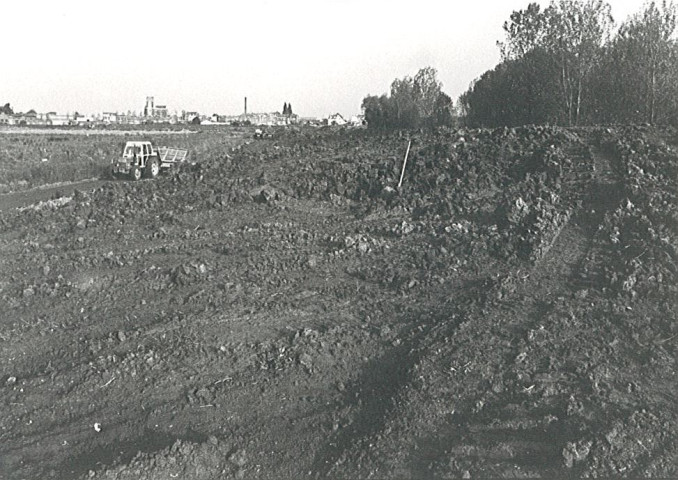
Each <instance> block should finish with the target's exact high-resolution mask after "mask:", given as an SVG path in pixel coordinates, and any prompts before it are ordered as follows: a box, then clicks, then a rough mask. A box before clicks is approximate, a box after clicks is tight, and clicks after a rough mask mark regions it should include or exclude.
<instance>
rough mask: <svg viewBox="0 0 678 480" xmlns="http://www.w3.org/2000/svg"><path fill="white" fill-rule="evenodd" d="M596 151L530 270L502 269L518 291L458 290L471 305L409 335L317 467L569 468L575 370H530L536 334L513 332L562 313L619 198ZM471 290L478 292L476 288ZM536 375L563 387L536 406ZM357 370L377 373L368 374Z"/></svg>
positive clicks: (406, 472)
mask: <svg viewBox="0 0 678 480" xmlns="http://www.w3.org/2000/svg"><path fill="white" fill-rule="evenodd" d="M590 155H591V158H590V159H589V160H590V161H592V162H593V163H594V171H595V174H594V177H593V179H592V181H591V182H590V183H591V184H590V186H589V192H588V194H587V196H586V197H585V198H583V201H582V202H581V203H580V205H581V208H578V209H577V210H576V211H575V212H574V214H573V215H572V216H571V218H570V219H569V220H568V222H567V224H566V225H564V226H563V228H562V229H561V230H560V231H559V232H558V233H557V236H556V238H555V239H553V242H552V246H551V248H550V249H549V250H548V252H547V253H546V254H545V255H544V256H543V257H542V258H541V259H539V260H537V261H536V262H535V264H534V266H533V267H532V268H531V269H530V270H529V272H528V274H529V276H526V275H524V274H520V276H519V277H518V279H516V278H515V276H516V275H515V273H516V272H512V271H506V272H504V274H503V275H504V278H512V277H513V281H514V282H515V283H517V284H518V285H517V287H515V289H514V291H513V292H510V293H509V294H508V295H502V298H501V300H500V301H497V300H496V299H495V298H494V297H493V295H491V294H490V295H487V296H486V298H484V299H483V300H482V301H481V302H479V303H474V302H471V303H468V302H459V303H460V304H466V305H465V306H463V307H461V308H459V309H457V312H456V313H455V315H449V316H448V317H447V318H449V317H454V318H456V320H455V321H449V320H447V321H446V318H445V317H446V316H445V315H442V316H440V317H441V318H438V319H437V320H438V322H440V323H438V324H437V325H435V326H434V327H433V328H427V330H426V331H424V332H422V333H421V334H420V335H418V336H416V337H415V338H413V339H412V340H411V342H410V343H409V344H408V345H407V347H408V348H409V349H411V352H412V353H410V355H409V356H408V357H407V363H406V365H405V366H403V365H401V366H400V367H399V369H400V370H399V371H401V372H405V371H406V372H407V375H406V377H405V378H402V377H400V378H399V379H398V382H397V383H395V384H391V385H389V386H388V388H386V389H383V391H381V392H380V393H381V394H382V395H381V396H379V395H375V396H374V398H373V399H371V402H372V405H369V406H367V407H364V408H363V409H362V411H361V412H360V413H358V414H357V418H362V419H369V420H368V421H367V425H363V426H358V427H356V428H354V429H352V430H351V431H348V432H344V433H343V434H342V435H343V436H342V437H340V438H334V439H332V440H331V441H330V442H329V444H330V445H331V446H333V447H334V448H333V449H332V448H326V449H325V451H324V452H323V455H322V456H321V457H319V458H318V459H317V460H316V462H315V467H316V469H315V472H316V475H317V476H318V477H323V476H326V475H330V476H336V477H338V478H351V477H354V478H357V477H369V476H380V475H381V476H384V475H387V476H391V475H395V476H405V477H414V478H433V477H436V476H440V475H441V474H443V473H449V472H450V471H452V472H453V474H456V475H465V474H467V473H468V472H469V470H474V472H477V471H482V472H483V473H484V474H485V475H493V476H505V475H522V474H542V475H543V474H545V473H550V474H557V473H559V474H561V475H562V470H561V469H560V468H559V466H560V465H562V464H563V455H564V453H563V452H564V449H563V448H564V446H566V445H570V443H571V444H573V445H575V446H576V445H577V444H576V441H577V425H576V422H568V421H566V420H565V421H563V420H561V417H566V416H567V411H568V409H574V408H577V405H576V400H572V399H570V401H568V400H567V399H564V398H562V397H563V396H564V394H563V393H562V392H566V391H569V390H572V389H571V388H569V387H567V385H568V382H572V381H576V378H575V379H574V380H573V379H572V378H569V377H568V376H563V377H557V376H553V378H551V377H549V375H555V374H554V373H553V371H557V370H558V369H556V368H548V366H546V367H545V368H542V370H544V371H545V372H547V373H543V374H541V375H542V377H538V375H530V374H524V373H522V372H521V368H522V367H521V364H522V363H523V362H525V357H526V356H527V355H528V353H527V352H528V350H529V345H527V347H526V346H525V343H528V344H529V340H528V342H524V341H516V337H518V338H520V337H526V338H528V339H529V338H530V336H532V337H534V338H538V337H539V335H545V334H547V333H545V332H548V328H549V327H548V323H549V322H550V321H551V316H553V315H557V311H558V310H559V309H560V304H563V303H564V298H565V297H566V296H568V295H572V294H573V293H576V292H577V291H578V290H579V286H578V284H577V278H578V277H577V272H578V271H579V269H580V268H581V265H582V262H583V261H584V258H585V256H586V252H587V251H588V249H589V248H591V247H592V244H593V236H594V235H595V233H596V231H597V227H598V225H599V224H600V222H601V221H602V219H603V217H604V214H605V212H606V211H609V210H611V209H614V208H616V206H617V205H618V204H619V202H620V201H621V193H622V192H621V191H620V188H619V186H618V181H617V178H616V176H615V175H614V170H613V166H612V162H613V161H615V159H614V158H612V157H611V156H610V155H608V154H607V153H606V152H605V151H603V150H601V149H599V148H594V149H593V150H592V151H591V152H590ZM501 277H502V276H501V275H499V278H501ZM486 283H487V284H489V285H493V283H494V287H495V289H496V288H497V285H498V288H499V289H501V281H496V279H492V278H490V279H489V281H488V282H486ZM454 293H456V292H454ZM454 293H453V294H454ZM476 293H477V292H476ZM466 295H467V300H472V299H473V296H474V293H473V292H467V294H466ZM448 314H449V312H448ZM393 355H397V354H396V353H395V352H394V353H393ZM553 361H556V362H557V360H553ZM387 365H388V362H386V365H384V366H385V367H387ZM386 370H388V368H386ZM389 376H390V375H389V374H385V377H386V378H388V377H389ZM535 378H541V379H542V384H546V385H548V382H553V384H554V385H559V384H564V385H566V387H564V388H560V390H561V392H559V393H560V394H558V393H556V394H553V399H552V400H551V399H547V400H546V401H545V402H542V403H543V404H542V405H539V406H538V408H536V409H532V408H528V407H527V406H526V405H525V404H526V403H528V404H529V396H530V395H531V391H532V390H535V385H537V384H539V380H537V381H536V382H535ZM361 381H364V382H369V375H368V374H367V373H366V374H365V375H364V377H363V379H362V380H361ZM530 384H531V385H530ZM538 388H540V389H541V388H542V385H539V387H538ZM554 388H556V387H554ZM575 390H576V389H575ZM526 397H527V398H526ZM572 402H574V406H572V405H571V403H572ZM375 404H381V405H384V404H388V405H389V407H386V406H383V407H382V408H378V407H375ZM374 413H376V416H375V415H373V414H374ZM390 438H393V439H399V441H390V440H389V439H390ZM568 440H571V441H572V442H570V443H568ZM585 446H586V445H584V446H582V448H584V447H585ZM565 455H567V454H565ZM576 455H577V453H576V448H575V453H573V454H572V457H573V458H575V460H568V458H567V456H566V458H565V462H566V464H567V462H568V461H569V462H570V463H572V464H574V463H575V462H576V458H577V457H576ZM479 468H480V470H478V469H479ZM575 470H576V469H575Z"/></svg>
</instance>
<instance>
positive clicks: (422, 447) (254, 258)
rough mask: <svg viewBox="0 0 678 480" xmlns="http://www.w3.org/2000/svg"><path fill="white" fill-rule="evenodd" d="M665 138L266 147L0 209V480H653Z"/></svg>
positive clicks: (283, 141)
mask: <svg viewBox="0 0 678 480" xmlns="http://www.w3.org/2000/svg"><path fill="white" fill-rule="evenodd" d="M99 140H101V139H99ZM409 140H412V150H411V152H410V156H409V160H408V165H407V171H406V173H405V178H404V183H403V186H402V187H401V188H395V187H396V186H397V183H398V178H399V175H400V168H401V166H402V161H403V155H404V153H405V149H406V146H407V142H408V141H409ZM677 144H678V134H677V133H676V131H675V130H671V129H659V128H650V127H618V128H592V129H583V128H582V129H562V128H555V127H525V128H518V129H497V130H453V131H452V130H447V131H440V132H436V133H429V134H425V133H420V134H413V135H412V136H411V137H405V136H404V135H396V134H383V135H382V134H373V133H369V132H365V131H348V130H341V129H340V130H332V129H329V130H304V129H301V130H290V131H286V132H285V131H281V132H277V133H276V134H275V135H274V136H273V137H272V138H270V139H266V140H262V141H258V142H251V143H249V144H246V145H242V146H240V147H238V148H236V149H235V150H232V149H231V146H230V145H223V146H222V147H221V148H216V147H213V146H210V148H209V149H206V150H205V153H204V154H203V155H201V157H200V161H199V163H197V164H196V165H185V166H184V167H182V168H181V169H178V170H176V171H173V172H171V173H170V174H169V175H164V176H161V177H158V178H156V179H154V180H144V181H140V182H131V181H115V182H113V181H111V182H106V183H104V184H101V185H97V186H96V187H95V188H87V189H84V188H83V189H79V190H77V191H75V192H74V193H73V194H72V195H65V196H61V197H59V196H57V195H52V196H51V199H49V200H47V201H44V202H40V203H36V204H34V205H32V206H29V207H28V208H21V209H16V208H11V209H6V210H4V211H1V212H0V272H2V276H0V405H2V408H0V477H2V478H8V479H24V478H25V479H33V478H40V479H79V478H94V479H170V478H191V479H222V478H271V479H279V478H290V479H293V478H294V479H296V478H341V479H343V478H346V479H356V478H477V477H480V478H487V477H492V478H526V477H543V478H582V477H585V478H591V477H592V478H596V477H676V476H678V468H677V467H676V465H678V424H677V422H676V420H677V419H678V406H676V405H677V403H676V401H675V398H676V392H677V391H678V390H677V387H678V382H677V380H678V379H677V378H676V365H675V361H676V346H677V344H678V323H677V322H676V318H677V316H676V315H677V313H678V295H677V292H678V269H677V267H676V265H677V261H678V202H677V199H676V195H677V194H678V188H677V187H678V146H677ZM92 145H93V146H92V148H95V146H94V145H96V144H95V143H93V144H92Z"/></svg>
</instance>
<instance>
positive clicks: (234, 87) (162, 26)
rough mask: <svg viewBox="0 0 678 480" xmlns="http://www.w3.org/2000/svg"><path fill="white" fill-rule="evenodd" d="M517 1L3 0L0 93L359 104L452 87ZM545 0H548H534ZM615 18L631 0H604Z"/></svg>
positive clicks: (89, 105) (477, 66)
mask: <svg viewBox="0 0 678 480" xmlns="http://www.w3.org/2000/svg"><path fill="white" fill-rule="evenodd" d="M528 3H529V0H501V1H500V0H465V1H462V2H458V1H452V0H447V1H444V0H409V1H406V2H405V1H399V0H398V1H394V0H390V1H389V0H363V1H360V0H308V1H306V0H284V1H282V0H278V1H265V0H255V1H237V2H236V1H231V0H218V1H201V0H192V1H187V0H182V1H148V0H136V1H129V0H116V1H92V0H88V1H79V0H49V1H26V2H19V1H11V2H9V1H5V2H3V5H2V6H1V7H0V17H1V18H2V24H3V28H2V33H3V46H2V56H1V58H2V69H1V71H0V102H1V103H2V104H4V103H6V102H10V103H11V104H12V107H13V108H14V110H15V111H27V110H29V109H31V108H33V109H35V110H37V111H38V112H46V111H57V112H59V113H67V112H73V111H79V112H81V113H96V112H101V111H127V110H136V111H139V110H141V109H142V108H143V106H144V101H145V98H146V96H147V95H148V96H151V95H152V96H154V97H155V102H156V104H166V105H167V107H168V109H169V110H170V112H173V111H175V110H176V111H179V112H180V111H181V110H197V111H199V112H201V113H204V114H212V113H220V114H239V113H242V111H243V98H244V97H245V96H247V97H248V111H250V112H266V111H276V110H277V111H280V110H282V106H283V102H290V103H291V104H292V108H293V110H294V112H295V113H298V114H299V115H301V116H316V117H324V116H327V115H328V114H330V113H334V112H339V113H342V114H343V115H346V116H350V115H353V114H356V113H360V104H361V101H362V99H363V98H364V97H365V96H366V95H368V94H381V93H386V92H387V91H388V89H389V86H390V84H391V82H392V81H393V79H394V78H401V77H404V76H405V75H410V76H413V75H414V74H415V73H416V72H417V70H418V69H419V68H422V67H425V66H432V67H434V68H436V69H437V70H438V75H439V79H440V80H441V81H442V82H443V90H444V91H445V92H447V93H448V94H449V95H450V96H451V97H452V98H453V99H455V100H456V98H457V97H458V96H459V95H460V94H461V93H462V92H463V91H464V90H466V89H467V88H468V85H469V83H470V82H471V81H472V80H473V79H474V78H476V77H478V76H479V75H481V74H482V73H483V72H484V71H485V70H487V69H490V68H492V67H493V66H494V65H496V64H497V62H498V61H499V50H498V48H497V46H496V41H497V40H500V39H503V31H502V28H501V27H502V24H503V22H504V21H505V20H507V19H508V17H509V15H510V13H511V12H512V11H513V10H517V9H523V8H525V7H526V6H527V4H528ZM539 3H541V4H542V5H544V6H545V5H547V4H548V2H545V1H541V2H539ZM609 3H610V4H611V5H612V13H613V15H614V17H615V20H616V21H617V22H621V21H622V20H624V19H625V18H626V17H627V16H628V15H629V14H631V13H634V12H636V11H638V10H639V9H640V8H641V7H642V4H643V1H642V0H609Z"/></svg>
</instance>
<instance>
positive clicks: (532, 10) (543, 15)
mask: <svg viewBox="0 0 678 480" xmlns="http://www.w3.org/2000/svg"><path fill="white" fill-rule="evenodd" d="M677 17H678V15H677V8H676V5H675V4H674V2H673V0H661V2H659V1H656V0H649V1H646V2H645V4H644V5H643V6H642V8H641V9H640V11H638V12H637V13H635V14H633V15H631V16H630V17H629V18H628V19H627V20H626V21H624V22H623V23H622V24H621V25H620V26H619V28H617V29H615V22H614V19H613V17H612V8H611V6H610V5H609V4H608V3H607V2H605V1H604V0H551V3H550V4H549V6H548V7H546V8H544V9H542V7H541V6H540V5H539V4H538V3H536V2H532V3H529V4H528V6H527V8H525V9H524V10H517V11H514V12H513V13H512V14H511V15H510V18H509V20H507V21H506V22H505V23H504V25H503V28H504V33H505V39H504V41H503V42H501V41H500V42H497V44H498V46H499V48H500V50H501V61H500V63H499V64H498V65H497V66H496V67H494V68H493V69H491V70H488V71H487V72H485V73H484V74H482V75H481V76H480V78H478V79H476V80H474V81H473V82H472V83H471V85H470V87H469V89H468V90H467V91H466V92H464V93H463V94H462V95H461V96H460V97H459V100H458V102H457V108H456V109H455V108H454V106H453V102H452V100H451V98H450V97H449V96H448V95H447V94H445V93H444V92H443V91H442V83H441V82H440V81H438V79H437V71H436V70H435V69H434V68H432V67H426V68H422V69H421V70H419V72H418V73H417V74H416V75H415V76H414V77H405V78H402V79H395V80H394V81H393V83H392V84H391V88H390V92H389V94H383V95H380V96H377V95H368V96H367V97H365V98H364V99H363V102H362V109H363V112H364V114H365V121H366V123H367V125H368V127H369V128H374V129H399V128H419V127H436V126H445V125H452V124H453V123H454V122H455V120H456V116H458V117H459V120H461V121H463V123H464V124H466V125H468V126H472V127H498V126H517V125H526V124H552V125H566V126H574V125H583V124H615V123H624V124H629V123H650V124H656V123H665V124H666V123H670V124H674V125H677V126H678V40H677V39H676V31H677V30H676V29H677ZM455 114H456V115H455Z"/></svg>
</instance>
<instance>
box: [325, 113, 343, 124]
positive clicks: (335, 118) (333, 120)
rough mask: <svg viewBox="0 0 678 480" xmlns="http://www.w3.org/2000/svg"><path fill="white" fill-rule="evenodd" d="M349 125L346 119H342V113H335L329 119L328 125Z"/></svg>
mask: <svg viewBox="0 0 678 480" xmlns="http://www.w3.org/2000/svg"><path fill="white" fill-rule="evenodd" d="M347 123H348V122H347V121H346V119H345V118H344V117H342V116H341V114H340V113H333V114H332V115H330V116H329V117H327V124H328V125H346V124H347Z"/></svg>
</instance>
